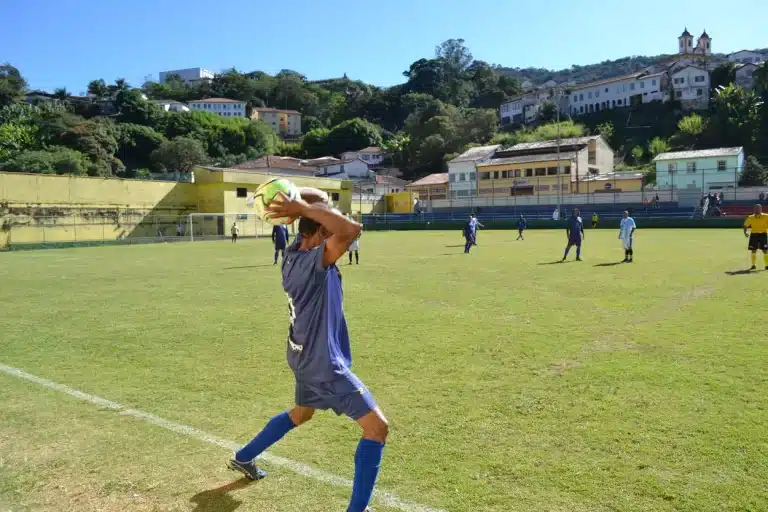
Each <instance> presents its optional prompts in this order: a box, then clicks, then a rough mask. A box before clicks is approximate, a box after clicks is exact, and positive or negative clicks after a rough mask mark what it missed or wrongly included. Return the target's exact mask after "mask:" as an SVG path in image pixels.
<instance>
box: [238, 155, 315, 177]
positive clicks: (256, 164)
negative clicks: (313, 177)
mask: <svg viewBox="0 0 768 512" xmlns="http://www.w3.org/2000/svg"><path fill="white" fill-rule="evenodd" d="M232 168H233V169H241V170H247V169H290V170H293V171H305V172H307V173H309V174H313V173H314V172H315V171H316V170H317V168H315V167H313V166H310V165H301V163H300V161H299V160H297V159H295V158H291V157H285V158H283V157H280V156H263V157H261V158H257V159H256V160H248V161H247V162H243V163H241V164H237V165H235V166H233V167H232Z"/></svg>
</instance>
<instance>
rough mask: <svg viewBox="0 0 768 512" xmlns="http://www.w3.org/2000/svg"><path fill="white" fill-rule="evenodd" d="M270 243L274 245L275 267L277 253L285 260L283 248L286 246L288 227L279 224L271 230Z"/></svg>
mask: <svg viewBox="0 0 768 512" xmlns="http://www.w3.org/2000/svg"><path fill="white" fill-rule="evenodd" d="M272 243H273V244H275V262H274V265H277V255H278V253H282V254H281V256H282V257H283V259H285V247H286V246H287V245H288V226H286V225H285V224H280V225H276V226H274V227H273V228H272Z"/></svg>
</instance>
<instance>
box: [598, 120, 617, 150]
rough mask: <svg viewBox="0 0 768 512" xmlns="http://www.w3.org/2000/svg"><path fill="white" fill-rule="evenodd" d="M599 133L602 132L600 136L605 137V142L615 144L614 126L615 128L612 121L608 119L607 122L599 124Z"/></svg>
mask: <svg viewBox="0 0 768 512" xmlns="http://www.w3.org/2000/svg"><path fill="white" fill-rule="evenodd" d="M597 133H598V134H600V136H601V137H602V138H603V140H604V141H605V142H607V143H608V144H609V145H613V143H614V140H613V134H614V128H613V123H612V122H610V121H607V122H605V123H602V124H599V125H597Z"/></svg>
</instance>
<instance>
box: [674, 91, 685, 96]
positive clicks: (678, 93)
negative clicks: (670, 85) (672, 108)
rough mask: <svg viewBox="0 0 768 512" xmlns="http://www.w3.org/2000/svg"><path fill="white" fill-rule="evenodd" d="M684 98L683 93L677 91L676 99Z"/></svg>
mask: <svg viewBox="0 0 768 512" xmlns="http://www.w3.org/2000/svg"><path fill="white" fill-rule="evenodd" d="M682 97H683V91H675V98H682Z"/></svg>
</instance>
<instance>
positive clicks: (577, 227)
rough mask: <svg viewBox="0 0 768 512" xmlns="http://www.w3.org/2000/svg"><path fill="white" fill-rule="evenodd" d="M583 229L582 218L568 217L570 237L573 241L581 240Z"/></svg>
mask: <svg viewBox="0 0 768 512" xmlns="http://www.w3.org/2000/svg"><path fill="white" fill-rule="evenodd" d="M583 229H584V224H583V223H582V222H581V217H573V216H571V217H568V236H569V237H570V239H571V240H581V231H582V230H583Z"/></svg>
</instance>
